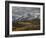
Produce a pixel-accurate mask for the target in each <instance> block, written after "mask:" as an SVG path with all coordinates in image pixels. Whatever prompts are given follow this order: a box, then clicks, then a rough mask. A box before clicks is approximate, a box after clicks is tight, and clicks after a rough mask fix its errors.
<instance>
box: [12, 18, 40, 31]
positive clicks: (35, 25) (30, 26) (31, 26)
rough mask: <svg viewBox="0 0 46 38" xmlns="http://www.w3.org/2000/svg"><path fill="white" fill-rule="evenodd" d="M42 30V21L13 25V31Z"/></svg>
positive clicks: (21, 22) (20, 22) (18, 22)
mask: <svg viewBox="0 0 46 38" xmlns="http://www.w3.org/2000/svg"><path fill="white" fill-rule="evenodd" d="M27 30H40V19H34V20H29V21H27V20H25V21H17V22H16V23H12V31H27Z"/></svg>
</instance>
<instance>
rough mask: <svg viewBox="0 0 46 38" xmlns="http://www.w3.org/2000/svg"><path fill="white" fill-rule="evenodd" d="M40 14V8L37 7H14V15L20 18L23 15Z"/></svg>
mask: <svg viewBox="0 0 46 38" xmlns="http://www.w3.org/2000/svg"><path fill="white" fill-rule="evenodd" d="M28 15H29V16H35V17H36V16H38V15H40V8H35V7H15V6H13V7H12V16H15V17H16V18H19V17H21V16H24V17H26V16H28Z"/></svg>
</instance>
